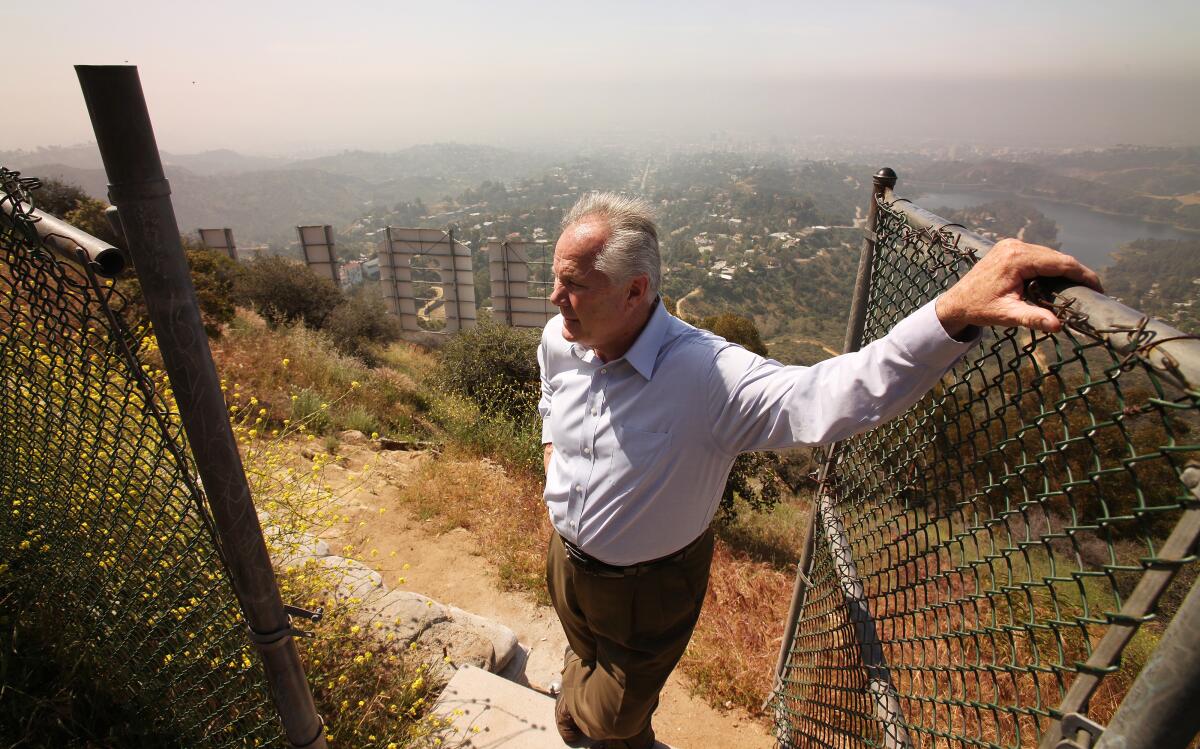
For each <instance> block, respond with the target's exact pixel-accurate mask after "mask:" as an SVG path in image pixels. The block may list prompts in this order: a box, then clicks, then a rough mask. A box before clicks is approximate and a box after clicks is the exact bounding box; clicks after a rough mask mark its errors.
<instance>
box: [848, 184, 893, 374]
mask: <svg viewBox="0 0 1200 749" xmlns="http://www.w3.org/2000/svg"><path fill="white" fill-rule="evenodd" d="M897 179H898V177H896V172H895V171H893V170H892V168H891V167H887V166H885V167H883V168H882V169H880V170H879V171H878V172H875V178H874V180H873V182H874V184H873V186H872V190H871V205H870V208H869V210H868V211H867V229H866V232H865V233H866V239H864V240H863V248H862V255H860V256H859V259H858V277H857V278H856V279H855V281H854V297H853V301H851V302H850V322H849V323H848V324H847V325H846V342H845V344H844V345H843V346H842V351H843V353H849V352H851V351H858V349H859V348H860V347H861V346H862V337H863V329H864V328H865V326H866V323H867V298H868V297H869V296H870V294H871V264H872V263H874V262H875V243H876V242H877V241H878V239H879V237H878V235H877V234H876V232H877V231H878V230H879V201H880V200H881V199H882V198H883V196H884V195H886V194H887V193H888V192H889V191H890V190H892V189H893V188H895V187H896V180H897Z"/></svg>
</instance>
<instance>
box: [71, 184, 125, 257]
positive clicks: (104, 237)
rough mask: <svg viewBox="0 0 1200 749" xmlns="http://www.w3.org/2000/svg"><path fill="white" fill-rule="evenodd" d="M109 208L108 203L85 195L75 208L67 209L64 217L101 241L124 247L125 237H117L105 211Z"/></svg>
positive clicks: (72, 224) (77, 227)
mask: <svg viewBox="0 0 1200 749" xmlns="http://www.w3.org/2000/svg"><path fill="white" fill-rule="evenodd" d="M107 209H108V203H105V202H103V201H100V200H95V199H93V198H89V197H87V196H84V197H83V198H81V199H80V200H79V202H78V203H76V205H75V207H74V208H72V209H71V210H69V211H67V213H66V214H65V215H64V216H63V217H62V219H63V220H64V221H66V222H67V223H68V224H70V225H71V226H74V227H75V228H76V229H79V230H80V231H85V232H87V233H88V234H91V235H92V236H93V237H95V238H96V239H99V240H100V241H101V242H107V243H109V244H110V245H114V246H117V247H123V246H124V245H125V242H124V238H123V237H117V233H116V232H114V231H113V230H112V226H111V225H110V224H109V223H108V218H107V217H106V216H105V215H104V211H105V210H107Z"/></svg>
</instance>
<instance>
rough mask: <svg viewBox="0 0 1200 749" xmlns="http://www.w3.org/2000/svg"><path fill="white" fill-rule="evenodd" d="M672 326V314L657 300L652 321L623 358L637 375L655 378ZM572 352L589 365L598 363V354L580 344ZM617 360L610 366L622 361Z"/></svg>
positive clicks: (652, 313) (653, 308) (651, 317)
mask: <svg viewBox="0 0 1200 749" xmlns="http://www.w3.org/2000/svg"><path fill="white" fill-rule="evenodd" d="M670 324H671V313H670V312H667V308H666V307H665V306H663V303H662V299H661V298H655V300H654V306H653V307H652V308H651V309H650V319H649V320H647V321H646V326H645V327H644V328H642V332H641V333H639V334H638V337H637V340H636V341H634V342H633V345H632V346H630V347H629V350H628V351H626V352H625V355H624V356H622V357H621V359H624V360H625V361H627V362H629V364H630V366H632V367H633V368H634V369H635V370H637V373H638V374H640V375H641V376H642V377H644V378H646V379H647V380H649V379H650V378H651V377H653V376H654V364H655V362H657V361H658V351H659V349H661V348H662V343H663V338H665V337H666V335H667V328H668V327H669V326H670ZM571 350H572V352H573V353H574V354H575V356H576V357H578V358H579V359H581V360H582V361H585V362H588V363H598V362H599V360H598V359H597V358H596V353H595V352H594V351H592V350H591V349H589V348H584V347H583V346H580V345H578V344H571ZM621 359H615V360H613V361H612V362H609V364H613V363H615V362H618V361H621Z"/></svg>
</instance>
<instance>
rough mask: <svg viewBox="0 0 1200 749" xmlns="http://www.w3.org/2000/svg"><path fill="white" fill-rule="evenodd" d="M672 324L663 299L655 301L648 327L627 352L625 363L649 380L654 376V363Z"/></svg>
mask: <svg viewBox="0 0 1200 749" xmlns="http://www.w3.org/2000/svg"><path fill="white" fill-rule="evenodd" d="M670 322H671V313H669V312H667V308H666V307H665V306H663V303H662V300H661V299H655V300H654V308H653V309H651V310H650V319H649V320H648V321H647V322H646V327H644V328H642V332H641V334H640V335H639V336H638V337H637V340H636V341H634V342H633V345H632V346H630V347H629V350H628V351H626V352H625V361H627V362H629V363H630V364H631V365H632V366H633V368H634V369H636V370H637V371H638V374H640V375H641V376H642V377H645V378H646V379H647V380H649V379H650V378H651V377H653V376H654V363H655V362H657V361H658V351H659V349H661V348H662V342H663V337H664V336H665V335H666V333H667V326H668V325H669V324H670Z"/></svg>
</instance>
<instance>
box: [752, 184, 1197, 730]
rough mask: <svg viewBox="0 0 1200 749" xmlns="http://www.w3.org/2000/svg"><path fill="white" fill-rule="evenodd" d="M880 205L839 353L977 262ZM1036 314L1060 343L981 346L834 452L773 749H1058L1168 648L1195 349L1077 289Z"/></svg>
mask: <svg viewBox="0 0 1200 749" xmlns="http://www.w3.org/2000/svg"><path fill="white" fill-rule="evenodd" d="M881 174H882V173H881ZM891 180H892V183H893V184H894V175H892V177H891ZM885 187H886V185H885ZM876 202H877V205H876V206H873V212H872V215H873V220H872V224H873V226H872V227H871V229H872V230H869V231H868V234H869V237H870V239H869V240H868V246H867V250H866V251H865V256H866V258H867V260H866V262H865V263H864V266H863V270H862V272H861V277H860V285H859V289H860V291H859V293H860V295H862V296H860V300H861V301H862V302H865V304H862V305H861V306H860V308H861V309H862V310H863V312H862V317H861V322H860V324H861V328H859V329H860V330H861V331H862V333H861V336H860V335H856V334H855V333H853V332H852V334H851V335H850V336H848V337H849V338H851V339H857V340H851V341H850V342H848V346H849V347H851V348H853V347H855V346H856V345H858V344H859V343H865V342H868V341H870V340H874V339H877V338H879V337H882V336H883V335H885V334H886V333H887V331H888V330H889V329H890V328H891V327H892V326H893V325H895V324H896V323H897V322H898V321H899V320H901V319H902V318H903V317H904V316H905V315H908V314H909V313H911V312H913V311H914V310H916V309H917V308H918V307H919V306H921V305H922V304H924V303H925V302H927V301H929V300H930V299H932V298H934V297H935V296H936V295H937V294H938V293H939V292H941V291H942V290H943V289H945V288H946V287H948V286H949V285H951V284H952V283H953V282H954V281H955V280H956V279H958V278H959V277H960V276H961V275H962V274H964V273H965V272H966V271H967V270H968V269H969V268H970V267H971V266H972V264H973V263H974V262H975V260H976V259H977V258H978V256H979V254H978V253H979V252H982V251H986V249H987V248H988V246H989V244H988V243H987V242H986V241H985V240H982V239H980V238H978V237H976V236H974V235H971V234H970V233H968V232H965V231H963V230H962V229H961V227H957V228H956V227H953V226H947V222H945V221H944V220H941V219H939V218H937V217H936V216H933V215H932V214H929V213H927V212H925V211H923V210H921V209H920V208H918V207H916V206H914V205H912V204H911V203H910V202H909V201H906V200H902V199H897V198H895V196H894V195H893V194H892V192H891V190H890V189H884V188H881V187H879V185H878V184H877V191H876ZM1034 293H1037V291H1036V289H1035V290H1034ZM1043 298H1044V300H1046V301H1045V303H1046V304H1047V305H1049V306H1051V307H1052V308H1053V309H1055V311H1056V312H1057V313H1058V315H1059V316H1060V318H1062V319H1063V320H1064V321H1065V322H1066V325H1065V327H1064V328H1063V330H1062V332H1060V333H1058V334H1054V335H1048V334H1043V333H1033V332H1030V331H1029V330H1025V329H1008V330H991V331H986V335H985V336H984V339H983V341H982V342H981V343H980V345H978V346H977V347H976V348H974V349H973V350H972V351H971V352H970V353H969V354H968V355H967V356H966V357H965V358H964V359H963V360H962V361H960V362H959V364H958V365H957V366H955V367H954V369H953V370H952V371H951V372H950V373H949V374H947V375H946V377H945V378H943V380H942V382H941V384H940V385H939V386H938V387H937V388H936V389H935V390H934V391H933V392H931V393H930V394H928V395H927V396H926V397H925V398H924V399H922V400H921V401H920V402H919V403H918V404H917V405H916V406H914V407H913V408H911V409H910V410H909V411H908V412H907V413H905V414H904V415H903V416H901V417H899V418H897V419H895V420H894V421H891V422H889V423H888V424H886V425H884V426H881V427H879V428H878V429H875V430H873V431H871V432H869V433H866V434H863V435H860V436H858V437H856V438H853V439H851V440H847V441H845V442H843V443H841V444H839V445H836V446H835V447H834V448H833V449H831V451H830V453H829V459H828V462H827V464H826V467H825V470H824V472H823V477H822V483H821V487H820V489H819V497H818V507H817V509H816V511H815V512H814V516H815V518H814V523H813V526H812V533H811V537H810V540H809V551H808V552H806V559H805V560H803V561H802V563H801V575H800V582H799V583H798V584H797V599H796V601H794V606H793V611H794V612H796V616H795V617H794V619H793V620H792V621H791V622H790V623H789V629H788V631H787V634H786V638H785V643H784V648H783V652H782V654H781V659H780V671H779V681H778V686H777V690H776V693H775V697H774V707H775V716H776V719H777V729H778V736H779V738H780V741H781V744H782V745H783V746H787V747H809V746H827V747H863V746H885V747H909V746H913V747H967V746H980V747H1035V746H1039V745H1041V746H1043V747H1045V746H1056V745H1057V741H1058V740H1059V736H1060V735H1061V728H1060V723H1059V721H1060V720H1062V719H1063V718H1064V716H1067V717H1069V720H1070V721H1071V725H1070V729H1071V730H1070V731H1068V736H1069V738H1070V739H1072V740H1073V739H1074V738H1075V734H1074V729H1075V728H1076V727H1078V726H1080V725H1086V726H1088V727H1089V731H1091V733H1096V732H1098V730H1099V727H1100V726H1102V725H1103V724H1104V723H1106V722H1107V721H1108V720H1109V719H1110V718H1111V717H1112V715H1113V713H1114V711H1115V710H1116V709H1117V707H1118V706H1119V704H1120V702H1121V700H1122V698H1123V696H1124V695H1125V694H1126V692H1127V691H1128V690H1129V688H1130V685H1131V684H1132V683H1133V681H1134V679H1135V677H1136V676H1137V674H1138V671H1139V670H1140V669H1141V666H1142V665H1143V663H1145V662H1146V660H1147V658H1148V657H1149V656H1150V654H1151V653H1152V652H1153V651H1154V649H1155V648H1156V646H1157V644H1158V642H1159V638H1161V637H1162V636H1163V633H1164V629H1165V626H1166V622H1167V621H1168V620H1169V619H1170V617H1171V615H1172V613H1173V611H1174V610H1175V609H1177V608H1178V607H1179V606H1180V603H1181V601H1182V599H1183V596H1184V594H1186V591H1187V586H1190V585H1191V583H1192V581H1193V580H1194V579H1195V576H1196V570H1195V564H1194V557H1189V556H1188V555H1189V554H1191V553H1192V550H1193V548H1194V546H1195V543H1196V539H1197V535H1198V534H1200V522H1198V521H1200V517H1198V516H1200V507H1198V502H1197V500H1198V498H1200V493H1198V490H1197V487H1196V478H1197V474H1198V473H1200V471H1197V469H1196V468H1195V467H1191V468H1189V461H1192V462H1193V466H1194V465H1195V461H1197V460H1200V455H1197V453H1198V452H1200V437H1198V436H1197V435H1200V391H1198V390H1197V381H1198V379H1200V370H1198V369H1197V368H1196V367H1195V363H1196V361H1197V356H1196V351H1195V350H1194V346H1195V345H1196V343H1197V342H1196V341H1195V340H1187V339H1189V338H1193V337H1191V336H1182V337H1181V335H1180V334H1178V332H1177V331H1171V330H1170V329H1167V328H1165V326H1161V325H1159V324H1157V323H1155V322H1152V321H1149V320H1148V319H1146V318H1144V317H1140V316H1139V315H1137V314H1136V313H1133V317H1130V316H1129V315H1128V314H1124V316H1123V312H1122V310H1123V311H1124V313H1132V311H1130V310H1128V309H1127V308H1123V307H1121V306H1120V305H1119V304H1117V303H1115V302H1113V301H1112V300H1110V299H1108V298H1107V297H1104V296H1103V295H1100V294H1095V293H1090V292H1088V291H1087V290H1080V289H1074V290H1065V291H1062V293H1054V294H1052V293H1049V292H1044V293H1043ZM856 306H858V305H856ZM851 330H852V331H855V326H854V323H853V322H852V327H851ZM1173 351H1174V353H1175V355H1174V356H1173V355H1172V352H1173ZM1181 352H1182V354H1186V356H1182V355H1180V354H1181ZM1189 368H1190V369H1189ZM1156 604H1157V608H1158V612H1159V613H1158V617H1157V618H1156V617H1154V616H1153V613H1154V611H1155V607H1156ZM1122 650H1123V655H1122ZM1164 686H1169V685H1164ZM1147 717H1149V716H1147ZM1171 719H1172V716H1170V715H1160V716H1154V717H1153V720H1171ZM1089 721H1090V722H1089ZM1093 723H1094V724H1096V726H1092V724H1093ZM1085 733H1088V732H1087V731H1085ZM1091 733H1089V738H1087V742H1090V741H1091V738H1090V735H1091ZM1090 745H1091V744H1090V743H1083V742H1081V743H1079V744H1070V745H1069V746H1072V747H1074V746H1079V747H1086V746H1090Z"/></svg>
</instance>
